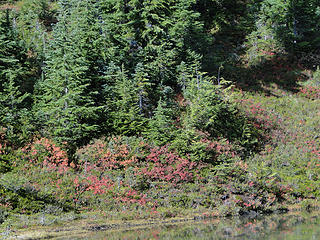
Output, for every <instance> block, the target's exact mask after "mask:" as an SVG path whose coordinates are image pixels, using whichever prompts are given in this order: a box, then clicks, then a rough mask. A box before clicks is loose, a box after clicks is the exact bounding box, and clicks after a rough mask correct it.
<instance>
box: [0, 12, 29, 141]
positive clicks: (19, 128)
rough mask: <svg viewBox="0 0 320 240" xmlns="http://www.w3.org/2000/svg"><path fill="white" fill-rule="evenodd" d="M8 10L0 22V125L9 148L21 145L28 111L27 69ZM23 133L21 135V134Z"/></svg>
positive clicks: (21, 45)
mask: <svg viewBox="0 0 320 240" xmlns="http://www.w3.org/2000/svg"><path fill="white" fill-rule="evenodd" d="M16 30H17V29H16V28H15V26H13V24H12V19H11V17H10V12H9V10H7V11H6V13H5V14H4V15H3V16H1V19H0V125H1V126H2V127H5V128H6V130H7V131H6V134H7V138H8V140H9V141H11V142H12V144H19V143H21V140H22V139H21V137H23V136H24V137H25V133H26V131H27V129H25V127H26V126H25V125H24V123H26V122H27V109H28V108H29V107H30V104H31V102H30V98H28V96H29V93H28V92H26V90H28V89H30V88H32V86H27V85H26V84H27V83H29V79H30V78H31V75H30V70H29V68H30V65H29V60H28V58H27V53H26V50H25V48H24V46H23V42H22V41H20V40H19V39H18V33H17V31H16ZM23 132H24V133H23Z"/></svg>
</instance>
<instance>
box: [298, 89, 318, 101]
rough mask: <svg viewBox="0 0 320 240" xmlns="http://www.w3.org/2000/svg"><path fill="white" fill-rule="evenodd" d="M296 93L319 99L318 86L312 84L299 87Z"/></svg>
mask: <svg viewBox="0 0 320 240" xmlns="http://www.w3.org/2000/svg"><path fill="white" fill-rule="evenodd" d="M298 95H300V96H302V97H306V98H309V99H312V100H315V99H320V88H319V87H312V86H306V87H301V88H300V89H299V93H298Z"/></svg>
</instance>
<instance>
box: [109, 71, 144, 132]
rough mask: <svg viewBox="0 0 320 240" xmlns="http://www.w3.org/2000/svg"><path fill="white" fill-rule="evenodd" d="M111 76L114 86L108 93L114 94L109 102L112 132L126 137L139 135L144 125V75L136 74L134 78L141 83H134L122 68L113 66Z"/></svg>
mask: <svg viewBox="0 0 320 240" xmlns="http://www.w3.org/2000/svg"><path fill="white" fill-rule="evenodd" d="M109 73H111V72H109ZM112 76H113V78H114V79H115V85H114V86H113V87H112V88H111V89H110V88H109V96H110V92H114V96H115V97H114V98H113V99H110V100H109V104H110V103H111V109H112V110H111V113H110V115H111V118H112V120H113V124H112V125H113V129H114V132H115V133H117V134H124V135H128V136H130V135H137V134H140V133H141V132H142V131H143V130H144V128H145V123H146V118H145V117H144V115H143V114H142V108H141V107H142V104H141V102H142V94H143V85H142V84H143V80H144V75H143V74H142V73H140V72H138V75H137V76H136V78H138V79H139V78H140V80H141V81H142V82H135V81H134V78H128V74H127V71H125V69H124V67H122V69H120V68H116V67H114V66H113V73H112ZM139 83H140V84H141V85H139ZM110 90H111V91H110ZM140 97H141V98H140ZM107 104H108V103H107Z"/></svg>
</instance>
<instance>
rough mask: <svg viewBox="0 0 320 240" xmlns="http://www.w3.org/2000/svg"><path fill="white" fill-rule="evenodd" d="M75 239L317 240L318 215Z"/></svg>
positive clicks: (210, 222) (207, 223)
mask: <svg viewBox="0 0 320 240" xmlns="http://www.w3.org/2000/svg"><path fill="white" fill-rule="evenodd" d="M72 239H74V238H72ZM78 239H108V240H115V239H125V240H142V239H175V240H176V239H201V240H203V239H279V240H280V239H281V240H282V239H299V240H303V239H320V215H319V212H318V213H316V212H315V213H291V214H282V215H270V216H263V217H257V218H246V217H242V218H230V219H220V220H217V219H213V220H207V221H194V222H191V223H190V222H189V223H188V224H186V223H181V224H177V225H165V226H157V227H154V226H152V227H150V228H143V229H134V230H133V229H131V230H121V231H120V230H114V231H112V232H110V231H109V232H102V231H101V232H92V233H91V234H90V236H88V235H87V236H86V237H81V238H78Z"/></svg>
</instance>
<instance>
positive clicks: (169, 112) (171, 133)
mask: <svg viewBox="0 0 320 240" xmlns="http://www.w3.org/2000/svg"><path fill="white" fill-rule="evenodd" d="M173 116H174V114H173V109H172V108H169V107H168V106H166V103H165V102H164V101H162V99H160V100H159V102H158V106H157V108H156V110H155V111H154V116H153V117H152V118H151V119H150V120H149V122H148V128H147V131H146V132H145V133H144V135H145V136H146V138H148V139H150V140H151V142H153V143H154V144H155V145H156V146H161V145H165V144H168V143H170V142H171V141H172V140H173V139H174V137H175V133H176V130H177V129H176V127H175V126H174V121H173Z"/></svg>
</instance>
